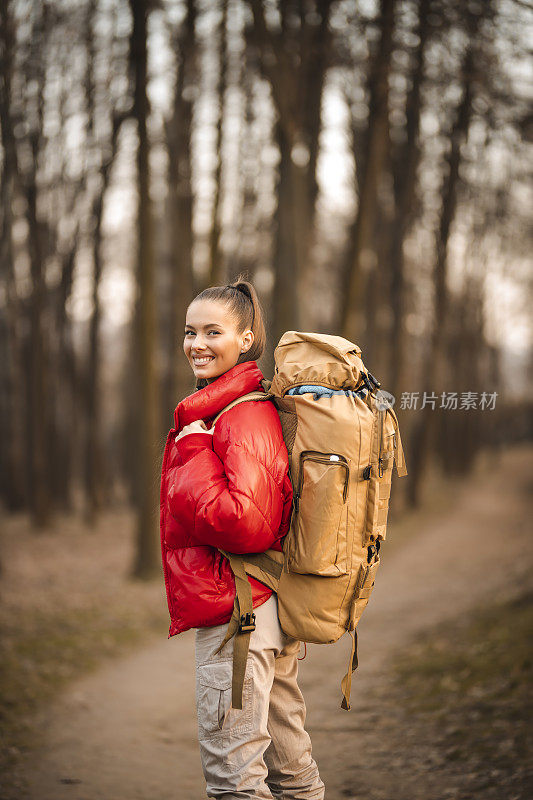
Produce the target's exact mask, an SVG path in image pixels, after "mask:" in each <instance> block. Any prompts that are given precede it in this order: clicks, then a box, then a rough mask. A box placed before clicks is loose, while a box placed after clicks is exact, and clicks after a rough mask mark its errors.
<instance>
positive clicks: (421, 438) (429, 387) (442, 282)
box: [407, 13, 479, 507]
mask: <svg viewBox="0 0 533 800" xmlns="http://www.w3.org/2000/svg"><path fill="white" fill-rule="evenodd" d="M478 24H479V16H478V15H475V14H473V13H472V14H469V18H468V30H469V42H468V45H467V49H466V52H465V56H464V59H463V63H462V69H461V80H462V85H463V96H462V100H461V103H460V105H459V108H458V109H457V114H456V118H455V122H454V124H453V126H452V129H451V133H450V149H449V153H448V157H447V159H446V166H447V169H446V170H445V178H444V185H443V190H442V196H443V200H442V208H441V214H440V223H439V230H438V234H437V242H436V263H435V277H434V284H435V309H434V318H433V329H432V333H431V339H430V345H429V348H428V351H427V356H426V358H425V363H424V366H423V372H422V374H423V391H425V392H432V391H435V390H436V389H437V388H438V387H437V382H438V381H439V379H440V376H441V374H442V358H443V343H444V341H445V340H444V336H445V321H446V310H447V303H448V293H447V286H446V279H447V267H448V241H449V238H450V230H451V227H452V224H453V221H454V218H455V210H456V207H457V192H458V183H459V167H460V164H461V146H462V145H463V143H464V142H465V141H466V139H467V138H468V128H469V125H470V118H471V115H472V97H473V82H474V46H475V37H476V31H477V26H478ZM434 424H435V411H433V410H432V408H431V405H427V406H426V407H425V408H424V409H423V410H421V411H419V412H418V414H417V420H416V422H415V425H414V428H413V434H412V439H411V447H410V458H409V463H410V468H409V475H410V480H409V486H408V493H407V497H408V502H409V505H410V506H412V507H416V506H418V505H419V504H420V497H421V487H422V476H423V475H424V472H425V469H426V466H427V462H428V452H429V445H430V442H431V440H432V437H433V435H434Z"/></svg>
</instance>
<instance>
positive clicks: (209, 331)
mask: <svg viewBox="0 0 533 800" xmlns="http://www.w3.org/2000/svg"><path fill="white" fill-rule="evenodd" d="M209 333H217V334H218V333H220V331H209Z"/></svg>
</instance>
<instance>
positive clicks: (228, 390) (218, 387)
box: [174, 361, 263, 432]
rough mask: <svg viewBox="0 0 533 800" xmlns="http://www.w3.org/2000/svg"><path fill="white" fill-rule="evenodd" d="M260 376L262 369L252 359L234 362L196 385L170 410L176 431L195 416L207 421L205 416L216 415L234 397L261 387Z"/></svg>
mask: <svg viewBox="0 0 533 800" xmlns="http://www.w3.org/2000/svg"><path fill="white" fill-rule="evenodd" d="M262 378H263V373H262V372H261V370H260V369H259V367H258V366H257V363H256V362H255V361H243V362H242V364H235V366H234V367H232V368H231V369H229V370H228V371H227V372H224V373H222V375H219V377H218V378H216V380H214V381H213V382H212V383H208V384H207V386H204V388H203V389H198V390H197V391H196V392H193V393H192V394H190V395H188V396H187V397H185V398H184V399H183V400H182V401H181V402H180V403H178V405H177V406H176V409H175V411H174V425H175V428H176V430H177V431H178V432H179V431H180V430H181V429H182V428H184V427H185V425H188V424H189V423H190V422H194V420H196V419H203V420H204V422H206V424H207V420H212V419H213V417H216V415H217V414H218V412H219V411H222V409H223V408H225V406H227V405H229V403H231V402H232V400H236V399H237V397H242V395H243V394H248V392H255V391H257V390H258V389H259V390H260V391H263V387H262V386H261V380H262Z"/></svg>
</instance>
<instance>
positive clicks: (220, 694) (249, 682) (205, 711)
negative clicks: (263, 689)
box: [196, 661, 253, 739]
mask: <svg viewBox="0 0 533 800" xmlns="http://www.w3.org/2000/svg"><path fill="white" fill-rule="evenodd" d="M232 675H233V661H213V662H208V663H206V664H200V665H199V666H198V668H197V679H196V710H197V714H198V736H199V738H200V739H211V738H217V737H223V736H224V735H225V734H229V733H233V734H240V733H246V732H248V731H251V730H252V722H253V708H252V701H253V666H252V663H251V662H249V663H248V664H247V665H246V672H245V675H244V686H243V693H242V709H235V708H232V706H231V682H232Z"/></svg>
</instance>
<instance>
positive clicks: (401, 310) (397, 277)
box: [389, 0, 430, 397]
mask: <svg viewBox="0 0 533 800" xmlns="http://www.w3.org/2000/svg"><path fill="white" fill-rule="evenodd" d="M429 8H430V0H420V3H419V5H418V31H417V36H418V46H417V49H416V54H415V63H414V69H413V74H412V82H411V90H410V92H409V94H408V96H407V102H406V117H407V123H406V135H407V137H406V142H405V145H404V146H403V147H402V148H400V152H399V155H398V161H397V166H396V170H395V176H396V180H395V188H396V209H395V215H394V220H393V223H392V234H391V242H390V256H389V263H390V268H391V273H392V285H391V307H392V318H393V323H392V336H391V350H390V367H389V375H390V376H391V378H390V384H389V386H390V391H391V392H392V394H393V395H394V396H395V397H400V396H401V391H402V386H401V382H402V377H403V370H404V358H405V352H404V350H405V342H404V339H405V336H404V315H405V297H404V295H405V279H404V257H403V244H404V241H405V237H406V235H407V233H408V231H409V228H410V226H411V223H412V221H413V209H414V206H415V193H416V185H417V170H418V164H419V162H420V147H419V142H418V138H419V131H420V115H421V110H422V102H421V89H422V81H423V77H424V56H425V49H426V44H427V41H428V36H429V23H428V14H429Z"/></svg>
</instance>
